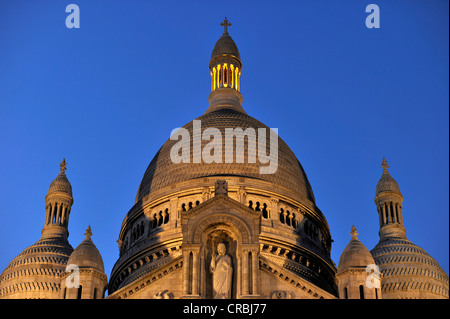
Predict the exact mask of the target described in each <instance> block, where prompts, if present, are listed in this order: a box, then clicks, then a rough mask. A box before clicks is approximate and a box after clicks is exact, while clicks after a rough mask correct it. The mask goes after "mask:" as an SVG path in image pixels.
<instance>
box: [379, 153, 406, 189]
mask: <svg viewBox="0 0 450 319" xmlns="http://www.w3.org/2000/svg"><path fill="white" fill-rule="evenodd" d="M381 167H383V175H381V178H380V180H379V181H378V183H377V187H376V190H375V197H377V196H378V195H379V194H381V193H382V192H386V191H391V192H397V193H398V194H400V195H401V194H402V193H401V192H400V187H399V186H398V183H397V182H396V181H395V179H394V178H393V177H392V176H391V174H389V172H388V170H387V169H388V167H389V166H387V161H386V159H385V158H383V162H382V165H381Z"/></svg>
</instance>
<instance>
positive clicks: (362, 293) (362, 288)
mask: <svg viewBox="0 0 450 319" xmlns="http://www.w3.org/2000/svg"><path fill="white" fill-rule="evenodd" d="M359 299H364V286H363V285H360V286H359Z"/></svg>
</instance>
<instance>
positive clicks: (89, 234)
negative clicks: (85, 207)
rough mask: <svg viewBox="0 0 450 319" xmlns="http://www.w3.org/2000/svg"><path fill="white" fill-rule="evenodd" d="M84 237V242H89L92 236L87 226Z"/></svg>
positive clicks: (89, 227)
mask: <svg viewBox="0 0 450 319" xmlns="http://www.w3.org/2000/svg"><path fill="white" fill-rule="evenodd" d="M84 235H85V236H86V238H85V240H86V239H89V240H90V239H91V236H92V230H91V225H89V226H88V228H87V229H86V232H85V233H84Z"/></svg>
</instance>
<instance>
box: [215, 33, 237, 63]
mask: <svg viewBox="0 0 450 319" xmlns="http://www.w3.org/2000/svg"><path fill="white" fill-rule="evenodd" d="M221 55H232V56H235V57H236V58H238V59H239V60H240V59H241V56H240V54H239V50H238V48H237V45H236V43H235V42H234V40H233V39H232V38H231V36H230V35H229V34H228V32H224V33H223V34H222V36H221V37H220V38H219V40H217V42H216V45H215V46H214V49H213V51H212V53H211V59H213V58H214V57H216V56H221Z"/></svg>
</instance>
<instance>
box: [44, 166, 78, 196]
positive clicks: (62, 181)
mask: <svg viewBox="0 0 450 319" xmlns="http://www.w3.org/2000/svg"><path fill="white" fill-rule="evenodd" d="M55 193H66V194H67V195H70V196H71V197H72V185H70V182H69V180H68V179H67V176H66V174H65V173H64V172H61V173H60V174H59V175H58V176H56V178H55V179H54V180H53V182H52V183H51V184H50V187H49V188H48V192H47V195H50V194H55Z"/></svg>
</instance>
